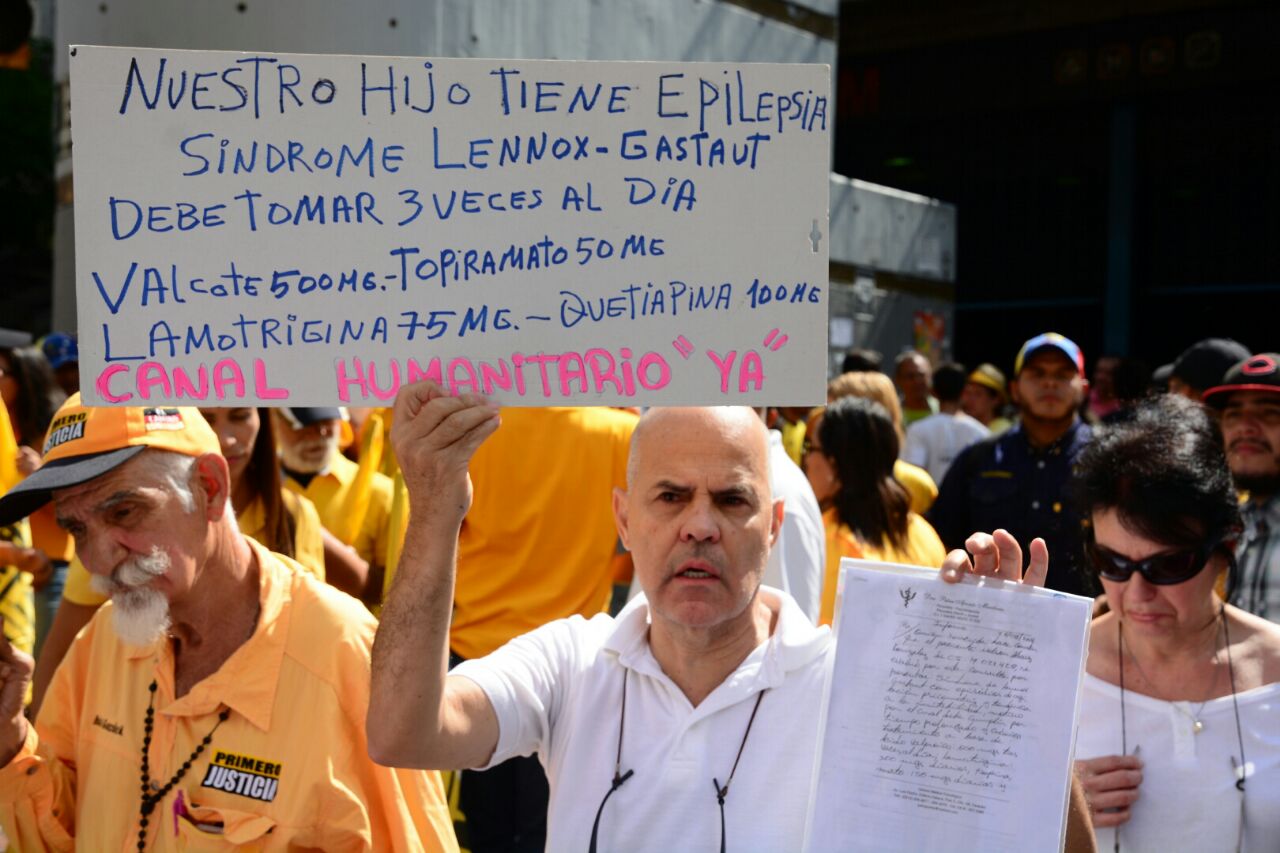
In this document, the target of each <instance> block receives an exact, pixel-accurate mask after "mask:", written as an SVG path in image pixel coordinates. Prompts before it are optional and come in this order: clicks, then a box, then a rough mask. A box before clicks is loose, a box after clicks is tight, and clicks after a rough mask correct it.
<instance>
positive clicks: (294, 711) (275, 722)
mask: <svg viewBox="0 0 1280 853" xmlns="http://www.w3.org/2000/svg"><path fill="white" fill-rule="evenodd" d="M249 544H250V546H251V547H252V549H253V552H254V555H255V557H256V559H257V561H258V565H259V566H260V569H261V571H260V576H261V597H260V602H261V608H262V609H261V614H260V616H259V619H258V625H257V627H256V628H255V630H254V633H253V635H252V636H251V637H250V638H249V640H248V641H246V642H245V644H244V645H242V646H241V647H240V648H239V649H237V650H236V651H235V652H234V653H233V654H232V655H231V657H230V658H228V659H227V660H226V661H225V662H224V663H223V664H222V666H221V667H220V668H219V669H218V670H217V672H215V673H213V674H212V675H210V676H208V677H207V678H205V679H204V680H202V681H200V682H198V683H197V684H196V685H195V686H194V687H193V688H192V689H191V690H190V692H188V693H187V694H186V695H185V696H183V697H181V698H175V695H174V660H173V652H172V645H171V644H170V643H169V642H167V641H166V642H160V643H156V644H155V645H154V646H151V647H149V648H143V647H132V646H125V645H124V644H123V643H121V641H120V640H119V639H118V637H117V636H116V633H115V631H114V630H113V629H112V627H111V624H110V620H111V618H112V614H111V610H112V607H113V605H111V604H106V605H104V606H103V607H102V608H101V609H100V610H99V611H98V613H97V614H96V615H95V616H94V618H93V621H91V622H90V623H89V625H88V626H86V627H85V629H84V631H83V632H82V633H81V634H80V636H79V637H78V638H77V639H76V642H75V643H74V644H73V645H72V647H71V650H70V651H69V652H68V654H67V657H66V659H65V660H64V661H63V662H62V666H61V667H59V669H58V671H57V674H56V675H55V676H54V679H53V683H52V684H51V685H50V687H49V693H48V695H47V696H46V698H45V701H44V705H43V707H42V708H41V709H40V719H39V722H38V724H37V725H35V726H30V727H28V734H27V740H26V743H25V745H24V746H23V748H22V750H21V751H20V752H19V753H18V755H17V757H16V758H14V760H13V761H11V762H10V763H9V765H8V766H6V767H4V768H0V824H2V825H3V827H4V831H5V833H6V834H7V835H8V838H9V842H10V844H11V845H13V848H14V849H16V850H22V851H37V850H71V849H72V848H73V847H75V846H79V847H80V848H81V849H86V847H88V848H92V849H94V850H104V851H122V853H132V851H136V850H137V849H138V847H137V843H138V829H139V825H140V824H139V817H140V815H139V799H140V798H139V787H138V786H139V766H140V762H141V755H142V738H143V720H144V718H145V716H146V710H147V704H148V699H149V697H150V695H151V694H150V692H149V690H148V686H149V685H150V684H151V683H152V682H153V681H154V682H155V683H156V684H157V689H156V692H155V723H154V730H153V732H152V736H151V743H150V748H149V762H150V767H151V778H152V779H153V780H156V782H157V784H160V785H163V784H164V783H165V782H167V781H168V780H169V779H170V778H171V777H172V776H173V774H174V773H175V772H176V771H177V770H178V769H179V768H180V767H181V766H182V763H183V762H184V761H186V760H187V759H188V756H190V755H191V754H192V752H193V750H194V749H195V747H196V746H197V745H198V744H200V743H201V741H202V739H203V738H204V737H205V736H206V735H208V734H209V733H210V732H211V731H212V730H213V728H214V726H215V724H217V722H218V712H219V710H220V709H222V708H229V709H230V711H231V713H230V715H229V716H228V718H227V720H226V722H224V723H222V724H221V726H219V727H218V729H217V731H215V732H213V735H212V740H211V742H210V744H209V746H208V747H207V748H206V749H205V750H204V751H203V752H202V753H201V754H200V755H199V756H198V757H197V758H196V759H195V760H194V761H192V763H191V767H190V769H189V770H188V771H187V772H186V774H185V775H184V776H183V777H182V779H181V780H180V781H179V782H178V783H177V784H176V785H175V786H174V788H173V790H171V791H170V793H169V794H168V795H167V796H165V797H164V799H163V800H162V801H161V802H160V803H159V804H158V805H157V806H156V809H155V811H154V812H152V814H151V817H150V819H149V824H150V825H149V826H148V833H147V841H146V848H145V849H146V850H149V851H170V850H174V851H176V850H191V849H199V850H213V849H219V850H221V849H232V847H236V849H251V850H258V851H283V850H292V849H296V848H310V849H316V850H325V851H356V850H361V851H363V850H377V851H383V850H422V849H427V850H447V851H456V850H457V849H458V847H457V841H456V840H455V838H454V835H453V826H452V824H451V822H450V818H449V810H448V806H447V804H446V803H445V799H444V792H443V790H442V788H441V785H440V780H439V777H438V776H437V774H435V773H428V772H425V771H414V770H393V769H390V768H386V767H380V766H378V765H376V764H374V763H373V762H372V761H371V760H370V759H369V757H368V747H367V741H366V739H365V729H364V724H365V714H366V712H367V710H368V703H369V652H370V648H371V646H372V643H373V634H374V628H375V623H374V620H373V617H372V616H371V615H370V614H369V612H368V611H367V610H365V608H364V607H363V606H362V605H361V604H360V603H359V602H358V601H356V600H355V599H354V598H351V597H349V596H347V595H344V594H343V593H340V592H338V591H336V590H334V589H332V588H331V587H327V586H325V585H324V584H322V583H320V582H319V581H317V580H315V579H314V578H312V577H310V576H309V575H307V574H306V573H305V572H303V571H301V570H299V569H298V568H297V567H296V566H291V565H290V563H291V561H288V560H287V559H286V558H284V557H280V556H279V555H275V554H272V553H270V552H269V551H267V550H266V549H265V548H263V547H262V546H261V545H258V544H257V543H256V542H253V541H252V540H249ZM179 794H181V796H182V802H183V803H184V804H185V811H186V813H187V814H185V815H184V814H182V809H181V808H178V797H179Z"/></svg>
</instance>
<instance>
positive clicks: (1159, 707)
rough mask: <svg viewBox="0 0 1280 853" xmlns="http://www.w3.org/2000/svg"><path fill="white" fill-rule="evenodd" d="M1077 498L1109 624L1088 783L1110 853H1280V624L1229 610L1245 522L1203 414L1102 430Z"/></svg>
mask: <svg viewBox="0 0 1280 853" xmlns="http://www.w3.org/2000/svg"><path fill="white" fill-rule="evenodd" d="M1074 488H1075V491H1076V495H1077V497H1078V499H1079V500H1080V501H1081V503H1082V505H1083V508H1084V509H1085V511H1086V514H1087V515H1088V517H1089V518H1090V519H1091V521H1092V537H1091V538H1090V540H1089V542H1088V544H1087V546H1086V551H1087V554H1088V557H1089V561H1090V563H1091V564H1092V566H1093V568H1094V570H1095V571H1096V572H1097V574H1098V576H1099V579H1100V580H1101V583H1102V587H1103V590H1104V591H1105V593H1106V604H1107V606H1108V608H1109V610H1108V612H1106V613H1104V614H1103V615H1101V616H1099V617H1098V618H1096V619H1095V620H1094V622H1093V626H1092V631H1091V636H1090V642H1089V657H1088V663H1087V667H1086V669H1087V672H1086V676H1085V684H1084V691H1083V694H1082V698H1081V706H1080V726H1079V735H1078V739H1077V744H1076V758H1077V759H1078V760H1077V762H1076V772H1077V773H1078V775H1079V776H1080V780H1081V783H1082V785H1083V787H1084V790H1085V795H1086V798H1087V799H1088V801H1089V805H1090V810H1091V812H1092V814H1093V823H1094V827H1095V831H1096V833H1097V838H1098V847H1099V849H1100V850H1122V849H1123V850H1125V851H1162V853H1163V851H1172V850H1195V851H1233V850H1234V851H1241V850H1247V851H1262V850H1267V851H1275V850H1280V626H1277V625H1274V624H1272V623H1270V622H1267V621H1265V620H1263V619H1259V618H1257V617H1255V616H1252V615H1250V614H1249V613H1246V612H1244V611H1242V610H1239V609H1237V608H1234V607H1231V606H1230V605H1227V604H1224V602H1223V601H1222V599H1221V598H1220V597H1219V596H1218V594H1217V592H1216V591H1215V585H1216V584H1217V582H1218V580H1219V577H1220V576H1221V575H1222V574H1223V573H1224V572H1227V571H1228V570H1229V569H1230V567H1231V565H1232V562H1233V557H1232V552H1231V544H1232V538H1233V537H1234V536H1235V535H1236V533H1237V531H1238V529H1239V523H1240V516H1239V512H1238V510H1237V498H1236V493H1235V489H1234V487H1233V486H1232V482H1231V474H1230V471H1229V470H1228V468H1227V463H1226V458H1225V457H1224V455H1223V451H1222V439H1221V436H1220V435H1219V433H1218V431H1217V428H1216V427H1215V426H1214V424H1213V422H1212V421H1211V420H1210V418H1209V416H1208V414H1207V413H1206V412H1205V411H1204V409H1203V408H1202V407H1201V406H1199V405H1198V404H1195V403H1191V402H1188V401H1187V400H1184V399H1182V398H1175V397H1172V396H1169V395H1163V396H1161V397H1157V398H1153V399H1150V400H1147V401H1145V402H1143V403H1141V404H1139V405H1138V406H1136V407H1135V408H1133V409H1132V410H1131V411H1130V412H1129V413H1128V414H1127V415H1126V416H1124V417H1122V418H1121V419H1120V420H1118V421H1117V422H1116V423H1114V424H1113V425H1111V426H1109V427H1108V428H1106V429H1105V430H1103V431H1101V432H1100V433H1099V434H1097V436H1096V437H1095V439H1094V441H1093V443H1092V444H1091V445H1090V446H1089V447H1088V448H1087V449H1086V450H1085V452H1084V453H1083V454H1082V456H1081V458H1080V461H1079V463H1078V466H1077V471H1076V479H1075V483H1074Z"/></svg>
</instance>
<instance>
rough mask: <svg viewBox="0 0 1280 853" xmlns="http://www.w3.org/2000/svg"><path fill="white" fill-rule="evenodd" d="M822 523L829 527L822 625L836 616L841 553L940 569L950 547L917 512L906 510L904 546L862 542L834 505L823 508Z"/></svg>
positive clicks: (844, 555)
mask: <svg viewBox="0 0 1280 853" xmlns="http://www.w3.org/2000/svg"><path fill="white" fill-rule="evenodd" d="M822 524H823V526H824V527H825V528H826V531H827V566H826V571H825V572H824V573H823V576H822V608H821V611H820V614H819V616H818V624H820V625H830V624H831V621H832V620H833V619H834V618H835V612H836V587H837V586H838V585H839V582H840V558H841V557H851V558H861V559H864V560H875V561H877V562H881V563H904V564H906V565H908V566H924V567H925V568H927V569H940V568H942V559H943V558H944V557H945V556H947V549H946V547H945V546H943V544H942V540H941V539H939V538H938V533H937V531H935V530H934V529H933V526H932V525H931V524H929V522H927V521H925V520H924V519H923V518H921V517H920V516H919V515H916V514H915V513H914V512H911V513H908V514H907V537H906V540H905V541H904V542H903V543H902V547H901V548H895V547H894V546H893V545H891V544H889V542H888V540H885V541H884V542H882V543H881V546H880V547H879V548H876V547H872V546H871V545H868V544H866V543H864V542H859V541H858V539H857V537H855V536H854V535H853V531H852V530H850V529H849V528H848V527H846V526H845V525H843V524H841V523H840V520H839V518H838V517H837V515H836V511H835V508H831V509H828V510H826V511H825V512H823V514H822Z"/></svg>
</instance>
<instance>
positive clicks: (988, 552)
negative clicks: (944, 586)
mask: <svg viewBox="0 0 1280 853" xmlns="http://www.w3.org/2000/svg"><path fill="white" fill-rule="evenodd" d="M964 547H965V548H966V549H967V550H968V553H966V552H965V551H961V550H959V549H957V550H955V551H952V552H951V553H950V554H948V555H947V557H946V559H945V560H943V561H942V579H943V580H944V581H946V582H947V583H959V582H960V579H961V578H962V577H964V576H965V575H966V574H970V575H985V576H988V577H996V578H1001V579H1003V580H1007V581H1013V582H1014V583H1025V584H1029V585H1031V586H1044V579H1045V576H1046V575H1048V573H1049V546H1047V545H1045V544H1044V540H1043V539H1039V538H1037V539H1032V540H1031V548H1030V550H1031V563H1030V565H1028V566H1027V571H1026V574H1023V571H1022V546H1020V545H1019V544H1018V540H1017V539H1014V538H1013V535H1012V534H1010V533H1009V531H1007V530H997V531H995V532H994V533H975V534H973V535H972V536H970V537H969V538H968V539H966V540H965V543H964ZM969 554H972V555H973V561H972V562H970V560H969Z"/></svg>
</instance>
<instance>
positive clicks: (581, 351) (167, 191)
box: [71, 47, 830, 405]
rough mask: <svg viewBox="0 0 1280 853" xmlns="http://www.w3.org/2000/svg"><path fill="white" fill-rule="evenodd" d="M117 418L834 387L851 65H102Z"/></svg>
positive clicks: (90, 174)
mask: <svg viewBox="0 0 1280 853" xmlns="http://www.w3.org/2000/svg"><path fill="white" fill-rule="evenodd" d="M71 99H72V122H73V140H74V148H73V158H74V168H75V181H76V184H75V193H76V205H75V226H76V278H77V310H78V312H79V329H80V356H81V364H82V373H83V375H84V376H85V377H86V379H85V383H84V395H85V399H86V400H87V401H89V402H92V403H116V404H131V405H139V404H148V403H149V404H158V403H170V404H173V403H186V404H200V403H205V404H208V405H233V404H235V405H253V404H266V405H272V404H275V405H282V404H286V403H287V404H289V405H333V404H348V405H386V404H388V403H389V401H390V400H391V399H393V398H394V396H395V392H396V389H397V388H398V387H399V385H400V384H402V383H407V382H411V381H415V380H417V379H420V378H424V377H429V378H433V379H435V380H437V381H439V382H441V383H442V384H443V385H445V386H446V387H447V388H449V389H450V390H451V391H453V392H457V393H462V392H479V393H483V394H487V395H490V396H492V397H494V398H495V399H497V400H499V401H501V402H503V403H505V404H511V405H557V404H578V405H586V404H605V405H614V404H622V405H638V404H657V403H663V404H675V405H679V404H694V403H698V404H706V403H720V402H723V403H755V404H763V403H773V404H781V405H803V404H809V403H819V402H821V401H822V399H823V397H824V392H823V381H824V378H825V358H826V338H825V335H826V332H825V330H826V325H827V242H828V240H827V186H828V169H827V162H828V150H829V149H828V133H829V130H828V127H829V124H830V104H829V69H828V68H827V67H826V66H818V65H735V64H723V65H722V64H692V63H682V64H667V63H632V62H548V61H512V60H456V59H407V58H394V57H359V56H308V55H291V54H245V53H232V52H203V51H167V50H141V49H128V48H99V47H77V48H73V49H72V57H71Z"/></svg>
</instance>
